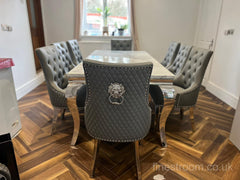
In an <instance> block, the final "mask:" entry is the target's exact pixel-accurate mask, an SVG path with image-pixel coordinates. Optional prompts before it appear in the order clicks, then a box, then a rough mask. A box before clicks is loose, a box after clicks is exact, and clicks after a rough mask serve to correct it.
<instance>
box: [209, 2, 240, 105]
mask: <svg viewBox="0 0 240 180" xmlns="http://www.w3.org/2000/svg"><path fill="white" fill-rule="evenodd" d="M239 7H240V1H239V0H224V1H223V7H222V14H221V17H220V24H219V30H218V36H217V41H216V47H215V51H214V58H213V61H212V66H211V70H210V77H209V82H208V83H207V89H208V90H209V91H210V92H212V93H213V94H214V95H216V96H217V97H219V98H220V99H222V100H223V101H225V102H226V103H228V104H229V105H231V106H232V107H234V108H236V106H237V102H238V97H239V95H240V21H239V17H240V11H239ZM226 29H234V30H235V32H234V34H233V35H230V36H226V35H224V31H225V30H226Z"/></svg>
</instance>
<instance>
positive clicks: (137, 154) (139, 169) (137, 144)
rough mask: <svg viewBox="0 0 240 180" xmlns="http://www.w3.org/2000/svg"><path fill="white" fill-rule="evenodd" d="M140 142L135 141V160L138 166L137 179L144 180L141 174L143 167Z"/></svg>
mask: <svg viewBox="0 0 240 180" xmlns="http://www.w3.org/2000/svg"><path fill="white" fill-rule="evenodd" d="M139 157H140V156H139V141H135V158H136V165H137V177H138V180H141V179H142V174H141V165H140V158H139Z"/></svg>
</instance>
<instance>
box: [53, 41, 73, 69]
mask: <svg viewBox="0 0 240 180" xmlns="http://www.w3.org/2000/svg"><path fill="white" fill-rule="evenodd" d="M52 45H53V46H55V47H56V50H57V52H58V54H59V56H60V58H61V59H62V60H63V63H64V64H65V65H64V68H65V71H66V72H68V71H70V70H71V69H72V68H74V67H75V64H74V62H73V60H72V58H71V55H70V53H69V50H68V47H67V43H66V42H64V41H62V42H56V43H53V44H52Z"/></svg>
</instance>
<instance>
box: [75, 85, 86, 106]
mask: <svg viewBox="0 0 240 180" xmlns="http://www.w3.org/2000/svg"><path fill="white" fill-rule="evenodd" d="M85 100H86V85H83V86H82V87H80V89H79V90H78V91H77V106H78V107H81V108H84V106H85Z"/></svg>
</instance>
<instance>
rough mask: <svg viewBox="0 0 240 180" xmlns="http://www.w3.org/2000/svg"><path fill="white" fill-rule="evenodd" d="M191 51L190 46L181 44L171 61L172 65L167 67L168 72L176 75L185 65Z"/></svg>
mask: <svg viewBox="0 0 240 180" xmlns="http://www.w3.org/2000/svg"><path fill="white" fill-rule="evenodd" d="M191 49H192V46H188V45H183V44H181V46H180V49H179V51H178V53H177V57H176V58H175V60H174V61H173V63H172V65H171V66H169V67H168V70H169V71H171V72H172V73H173V74H175V75H176V74H178V73H179V72H180V71H181V70H182V68H183V66H184V65H185V63H186V60H187V58H188V56H189V53H190V51H191Z"/></svg>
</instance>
